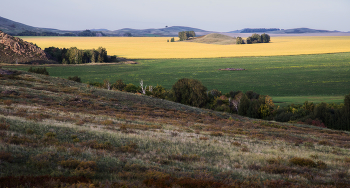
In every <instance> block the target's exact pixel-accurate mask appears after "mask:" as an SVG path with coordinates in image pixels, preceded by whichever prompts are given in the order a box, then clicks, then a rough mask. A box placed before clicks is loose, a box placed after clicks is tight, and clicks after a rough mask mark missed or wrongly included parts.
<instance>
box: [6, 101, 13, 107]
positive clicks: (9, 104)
mask: <svg viewBox="0 0 350 188" xmlns="http://www.w3.org/2000/svg"><path fill="white" fill-rule="evenodd" d="M12 103H13V101H12V100H4V104H5V105H6V106H11V104H12Z"/></svg>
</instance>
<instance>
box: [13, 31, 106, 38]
mask: <svg viewBox="0 0 350 188" xmlns="http://www.w3.org/2000/svg"><path fill="white" fill-rule="evenodd" d="M10 35H12V36H14V35H15V36H80V37H95V36H106V35H105V34H104V33H102V32H101V31H90V30H85V31H82V32H74V33H64V34H60V33H55V32H35V31H28V30H26V31H23V32H21V33H18V34H10Z"/></svg>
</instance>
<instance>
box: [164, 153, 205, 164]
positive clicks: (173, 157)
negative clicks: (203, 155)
mask: <svg viewBox="0 0 350 188" xmlns="http://www.w3.org/2000/svg"><path fill="white" fill-rule="evenodd" d="M169 159H171V160H178V161H185V162H189V161H198V160H200V157H199V156H198V155H197V154H190V155H187V154H183V155H180V154H177V155H170V156H169Z"/></svg>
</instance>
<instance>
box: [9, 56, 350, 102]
mask: <svg viewBox="0 0 350 188" xmlns="http://www.w3.org/2000/svg"><path fill="white" fill-rule="evenodd" d="M137 62H139V64H132V65H130V64H111V65H77V66H74V65H69V66H64V65H58V66H57V65H55V66H51V67H46V68H47V70H48V71H49V73H50V75H51V76H57V77H63V78H67V77H69V76H79V77H81V79H82V81H83V82H85V83H87V82H103V80H104V79H108V80H109V81H110V82H111V83H114V82H115V81H116V80H118V79H122V80H123V81H124V82H125V83H133V84H135V85H139V83H140V80H141V79H142V80H143V81H144V83H145V85H153V86H156V85H157V84H159V85H162V86H163V87H165V88H167V89H170V88H171V87H172V85H173V84H174V83H175V82H176V81H177V80H178V79H181V78H194V79H198V80H200V81H201V82H202V83H203V84H204V86H206V87H207V88H208V89H209V90H211V89H218V90H220V91H222V92H223V93H226V92H229V91H237V90H241V91H244V92H245V91H249V90H253V91H255V92H258V93H260V94H264V95H270V96H273V97H276V99H275V98H274V100H275V101H277V102H286V104H289V103H303V102H304V101H306V100H309V101H313V102H335V103H339V102H342V101H343V99H344V95H345V94H349V92H350V83H349V81H350V74H349V69H350V53H338V54H318V55H298V56H274V57H242V58H215V59H157V60H138V61H137ZM12 68H17V69H21V70H28V66H25V67H21V66H19V67H12ZM224 68H243V69H246V70H244V71H220V70H219V69H224Z"/></svg>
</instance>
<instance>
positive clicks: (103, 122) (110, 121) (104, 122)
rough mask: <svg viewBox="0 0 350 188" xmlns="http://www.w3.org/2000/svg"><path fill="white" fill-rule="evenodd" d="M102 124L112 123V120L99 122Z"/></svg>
mask: <svg viewBox="0 0 350 188" xmlns="http://www.w3.org/2000/svg"><path fill="white" fill-rule="evenodd" d="M101 124H102V125H112V124H113V121H112V120H104V121H102V122H101Z"/></svg>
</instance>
